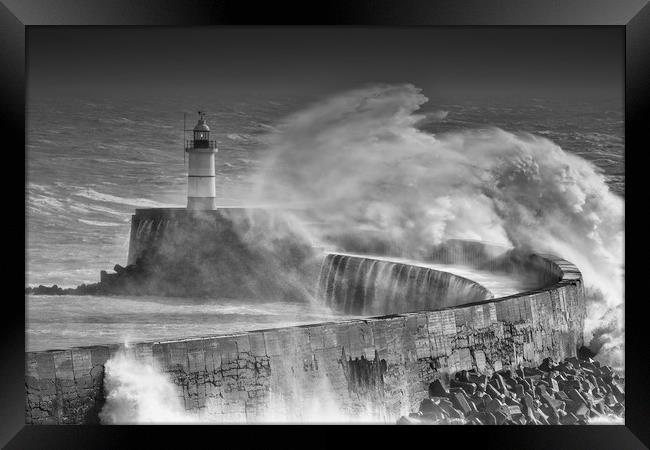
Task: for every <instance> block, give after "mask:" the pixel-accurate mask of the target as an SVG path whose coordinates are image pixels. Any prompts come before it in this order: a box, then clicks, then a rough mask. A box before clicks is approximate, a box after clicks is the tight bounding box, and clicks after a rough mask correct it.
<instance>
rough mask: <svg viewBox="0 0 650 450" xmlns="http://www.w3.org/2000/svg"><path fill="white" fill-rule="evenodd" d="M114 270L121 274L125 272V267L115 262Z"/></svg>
mask: <svg viewBox="0 0 650 450" xmlns="http://www.w3.org/2000/svg"><path fill="white" fill-rule="evenodd" d="M113 270H114V271H115V273H118V274H121V273H122V272H124V267H122V266H120V265H119V264H115V266H113Z"/></svg>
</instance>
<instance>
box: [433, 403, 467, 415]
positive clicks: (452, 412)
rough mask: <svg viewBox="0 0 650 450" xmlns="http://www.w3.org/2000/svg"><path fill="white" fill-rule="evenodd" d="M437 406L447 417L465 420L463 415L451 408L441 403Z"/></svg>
mask: <svg viewBox="0 0 650 450" xmlns="http://www.w3.org/2000/svg"><path fill="white" fill-rule="evenodd" d="M439 406H440V408H441V409H442V410H443V411H444V413H445V414H446V415H447V416H448V417H450V418H452V419H465V415H464V414H463V413H462V412H461V411H459V410H457V409H456V408H454V407H453V406H451V405H447V404H443V403H441V404H440V405H439Z"/></svg>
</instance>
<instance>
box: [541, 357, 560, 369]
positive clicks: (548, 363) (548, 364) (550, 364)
mask: <svg viewBox="0 0 650 450" xmlns="http://www.w3.org/2000/svg"><path fill="white" fill-rule="evenodd" d="M556 366H557V364H556V363H555V362H554V361H553V358H544V360H543V361H542V363H541V364H540V365H539V370H541V371H543V372H550V371H551V370H554V369H555V367H556Z"/></svg>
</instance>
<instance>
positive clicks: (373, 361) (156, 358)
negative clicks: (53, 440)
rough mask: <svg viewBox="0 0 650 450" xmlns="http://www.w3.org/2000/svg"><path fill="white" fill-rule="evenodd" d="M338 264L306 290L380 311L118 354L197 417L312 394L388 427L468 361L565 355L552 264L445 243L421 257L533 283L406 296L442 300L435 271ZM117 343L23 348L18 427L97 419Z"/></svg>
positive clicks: (282, 405)
mask: <svg viewBox="0 0 650 450" xmlns="http://www.w3.org/2000/svg"><path fill="white" fill-rule="evenodd" d="M350 258H351V257H348V258H347V263H346V266H345V267H346V268H345V269H344V268H342V266H341V264H343V263H342V261H343V260H344V259H343V258H341V257H339V258H337V255H334V254H332V255H328V256H325V260H324V262H323V264H322V266H321V272H320V277H319V278H318V275H317V274H316V275H314V285H317V283H316V279H319V280H320V281H319V283H318V284H319V285H320V286H321V292H322V293H324V294H325V295H326V298H328V299H329V301H330V302H332V304H333V305H334V306H335V307H340V306H341V305H342V306H343V309H345V308H346V306H345V305H346V304H347V305H348V306H349V305H356V306H353V307H354V308H357V309H359V305H361V311H362V312H363V311H366V310H368V308H369V309H370V310H372V308H374V306H373V305H374V304H375V302H379V304H381V305H383V306H382V308H383V309H382V311H385V312H387V313H390V314H389V315H380V316H374V317H368V318H364V319H359V320H346V321H337V322H329V323H318V324H313V325H305V326H297V327H288V328H276V329H268V330H255V331H250V332H246V333H239V334H235V335H220V336H209V337H200V338H192V339H180V340H174V341H165V342H146V343H138V344H134V345H132V346H131V347H130V348H128V349H126V351H128V352H129V353H131V355H132V356H133V357H135V358H136V359H138V360H140V361H142V362H145V363H149V364H152V365H154V366H155V367H157V368H158V369H160V370H161V371H164V372H166V373H168V374H169V376H170V378H171V380H172V382H173V383H174V384H175V385H177V387H178V394H179V398H180V399H181V400H182V402H183V404H184V405H185V408H186V410H188V411H191V412H195V413H197V414H198V415H199V416H200V417H202V418H205V419H206V420H214V421H249V422H250V421H256V420H260V419H264V418H268V413H269V411H273V412H275V413H276V414H279V413H280V411H279V410H282V411H284V412H283V414H284V417H290V418H294V420H295V421H299V420H301V418H302V417H304V415H305V414H306V410H307V409H308V408H310V407H313V405H314V404H316V403H317V402H318V401H320V400H322V395H323V394H324V393H326V395H327V396H328V398H329V399H330V400H332V401H334V402H335V403H336V404H337V405H339V406H340V407H341V408H342V409H343V410H345V411H346V412H347V413H349V415H350V416H355V415H356V414H365V413H367V412H368V408H371V409H372V413H373V416H374V417H377V418H381V419H383V420H387V421H394V420H396V419H397V418H399V417H400V416H402V415H405V414H408V413H409V412H410V411H413V410H415V409H416V408H417V406H418V404H419V402H420V401H421V400H422V399H423V398H425V397H426V396H427V387H428V384H429V383H430V382H431V381H433V380H434V379H443V380H445V381H446V380H447V379H448V378H449V377H450V376H452V375H453V374H454V373H455V372H457V371H460V370H470V369H473V368H474V369H477V370H479V371H480V372H483V373H486V374H490V373H491V372H493V371H497V370H501V369H511V368H515V367H517V366H519V365H523V366H537V365H539V364H540V363H541V362H542V360H543V359H544V358H546V357H553V358H555V359H557V360H560V359H563V358H565V357H568V356H575V355H576V353H577V349H578V348H579V347H580V346H581V345H582V343H583V327H584V318H585V299H584V292H583V287H582V279H581V275H580V272H579V271H578V270H577V268H576V267H575V266H573V265H572V264H570V263H568V262H567V261H564V260H562V259H559V258H556V257H553V256H549V255H539V254H534V253H525V252H517V251H513V250H507V249H503V248H500V247H493V246H488V245H482V244H480V243H476V242H468V241H449V242H447V243H445V244H443V245H441V246H439V247H437V248H436V249H435V250H434V251H433V252H432V257H431V259H432V260H434V261H439V262H440V261H442V262H449V263H460V262H463V263H465V264H470V265H474V266H477V267H479V266H480V267H483V268H484V269H485V270H493V271H495V272H506V273H508V271H511V272H517V273H521V272H526V274H527V275H528V276H531V277H536V279H538V280H540V283H541V284H540V288H539V289H536V290H534V291H529V292H523V293H520V294H517V295H512V296H509V297H503V298H498V299H483V298H481V296H482V295H485V292H484V291H483V290H482V289H483V288H482V287H481V286H480V285H477V284H476V283H473V282H470V281H469V280H467V283H465V282H463V281H462V280H457V281H458V282H459V283H461V287H462V286H463V285H464V286H466V288H467V289H468V291H466V292H468V293H469V294H470V295H469V296H468V297H466V298H465V300H463V299H462V298H456V299H454V300H453V305H452V306H445V302H442V303H436V302H435V301H433V302H432V301H429V300H427V299H428V297H427V296H426V295H422V296H418V295H419V294H417V293H418V292H421V291H424V290H425V288H429V287H432V289H433V291H434V292H432V293H431V292H430V293H431V294H433V295H431V296H430V297H431V298H436V296H437V297H438V298H443V299H444V298H447V297H445V295H446V294H445V295H442V296H441V295H440V294H441V293H445V292H447V291H446V290H445V289H444V288H442V287H441V286H444V285H445V282H446V281H444V276H443V277H442V278H436V277H437V276H439V277H440V276H441V275H436V274H434V273H428V272H426V271H421V268H419V267H418V268H416V269H412V268H411V267H416V266H408V265H403V266H404V267H401V266H398V265H394V266H388V265H383V263H382V262H381V260H379V259H376V258H375V259H372V258H357V259H350ZM352 261H354V262H352ZM373 261H374V264H373ZM378 261H379V262H378ZM348 264H356V267H355V269H354V270H353V269H352V266H350V269H347V267H348ZM334 265H336V267H339V268H336V269H335V268H334ZM371 266H372V267H371ZM382 267H383V271H384V272H385V273H391V274H394V275H395V277H394V278H391V277H389V279H391V280H392V281H391V282H390V283H389V284H388V285H387V286H388V287H387V288H386V289H385V290H384V293H387V295H390V296H391V297H390V302H389V301H387V299H388V298H389V297H386V296H384V294H383V293H381V294H380V293H379V291H377V289H376V288H375V287H374V286H375V285H376V283H377V280H378V278H380V277H379V275H377V276H376V277H375V276H374V275H373V273H379V272H373V271H378V270H380V269H382ZM387 267H392V268H391V269H388V268H387ZM326 268H327V272H326V273H325V274H323V273H324V272H325V270H326ZM332 270H333V271H334V272H332ZM405 272H406V273H407V275H405ZM409 272H410V275H408V273H409ZM433 272H435V271H433ZM352 273H354V275H351V274H352ZM362 273H365V274H366V275H365V276H361V274H362ZM400 273H401V275H399V274H400ZM357 274H358V275H357ZM427 276H428V277H429V281H428V282H426V281H423V280H426V278H427ZM432 278H433V279H437V280H438V281H440V280H443V281H442V282H441V283H433V282H432ZM458 278H461V277H458ZM452 279H453V278H451V277H447V281H450V280H452ZM369 280H370V281H369ZM373 280H374V281H373ZM396 280H397V281H396ZM463 280H464V279H463ZM391 283H392V284H391ZM452 284H453V283H451V281H450V282H449V283H448V284H447V286H448V288H447V289H449V287H450V286H452ZM371 285H372V287H370V286H371ZM323 288H324V290H323ZM330 288H331V289H330ZM332 289H333V290H332ZM360 289H361V291H359V290H360ZM363 289H365V290H366V291H365V292H364V291H363ZM372 289H375V291H374V293H371V290H372ZM436 289H437V291H436ZM346 290H347V292H346ZM452 290H453V289H452ZM398 291H399V293H398ZM405 291H406V292H405ZM414 293H415V294H414ZM473 293H474V294H475V296H473V295H474V294H473ZM362 294H363V295H362ZM395 295H398V297H395ZM410 298H416V299H417V300H413V301H412V303H411V304H410V306H409V308H411V307H413V308H415V309H417V310H412V311H410V312H396V311H390V305H397V304H398V303H399V302H401V301H402V300H404V301H406V302H407V304H408V302H409V301H411V300H409V299H410ZM360 300H363V301H360ZM346 302H347V303H346ZM337 305H338V306H337ZM386 305H388V306H386ZM396 307H397V306H396ZM121 351H125V350H124V348H123V347H122V346H120V345H106V346H91V347H79V348H74V349H69V350H51V351H46V352H29V353H26V377H25V383H26V402H25V407H26V422H27V423H33V424H39V423H96V422H98V420H99V419H98V413H99V411H100V410H101V408H102V407H103V405H104V402H105V397H104V396H105V392H104V370H105V368H104V365H105V363H106V362H107V361H108V360H109V359H110V358H111V357H112V356H113V355H115V354H116V353H118V352H121Z"/></svg>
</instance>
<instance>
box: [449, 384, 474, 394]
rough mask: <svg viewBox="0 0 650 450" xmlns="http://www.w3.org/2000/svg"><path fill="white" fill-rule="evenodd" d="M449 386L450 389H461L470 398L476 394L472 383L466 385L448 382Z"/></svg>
mask: <svg viewBox="0 0 650 450" xmlns="http://www.w3.org/2000/svg"><path fill="white" fill-rule="evenodd" d="M449 386H450V388H451V387H457V388H461V389H462V390H464V391H465V393H466V394H467V395H469V396H470V397H471V396H472V395H474V394H475V393H476V385H475V384H474V383H468V382H464V381H458V380H451V381H450V382H449Z"/></svg>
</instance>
